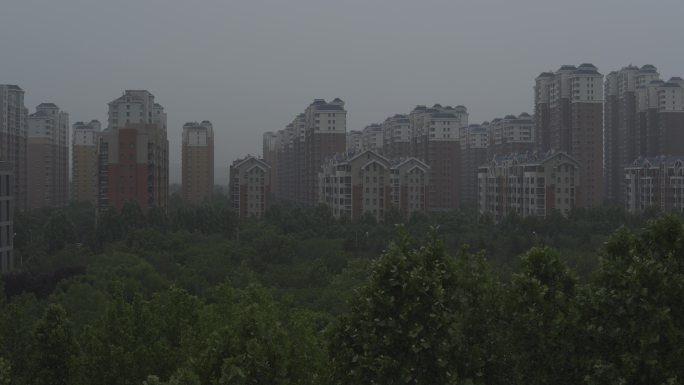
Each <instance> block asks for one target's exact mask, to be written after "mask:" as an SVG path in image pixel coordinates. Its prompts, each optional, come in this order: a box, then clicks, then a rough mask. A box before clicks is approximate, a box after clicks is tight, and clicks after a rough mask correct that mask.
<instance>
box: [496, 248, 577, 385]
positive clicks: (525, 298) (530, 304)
mask: <svg viewBox="0 0 684 385" xmlns="http://www.w3.org/2000/svg"><path fill="white" fill-rule="evenodd" d="M521 265H522V271H521V272H520V273H519V274H516V275H515V276H514V279H513V284H512V287H511V290H510V291H509V295H508V298H507V309H506V310H507V312H506V313H507V314H508V315H509V317H510V318H509V321H508V322H509V323H510V326H509V329H508V330H509V333H510V334H509V340H508V343H509V347H510V349H511V357H512V368H513V372H514V383H516V384H578V383H581V382H582V379H583V375H584V372H583V364H584V363H583V362H582V357H583V354H584V353H585V352H584V351H582V350H581V349H582V342H583V339H582V336H581V333H580V325H579V314H578V310H577V306H576V295H577V290H578V289H577V278H576V277H575V275H574V273H573V272H572V271H571V270H569V269H568V268H567V266H565V265H564V264H563V263H562V262H561V260H560V257H559V255H558V253H556V252H555V251H553V250H551V249H549V248H533V249H532V250H530V251H529V252H528V253H527V254H526V255H525V256H524V257H523V258H522V261H521Z"/></svg>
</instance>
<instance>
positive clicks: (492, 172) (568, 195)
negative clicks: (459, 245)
mask: <svg viewBox="0 0 684 385" xmlns="http://www.w3.org/2000/svg"><path fill="white" fill-rule="evenodd" d="M580 172H581V166H580V164H579V162H578V161H577V160H575V159H574V157H572V156H570V155H568V154H567V153H565V152H554V151H549V152H545V153H541V152H530V153H524V154H508V155H497V156H495V157H494V158H493V159H492V160H491V161H490V162H489V163H487V164H484V165H482V166H481V167H480V168H479V169H478V184H479V186H478V192H479V201H478V203H479V208H480V212H481V213H483V214H484V213H488V214H491V215H492V216H493V217H494V219H495V220H496V221H501V220H502V219H503V218H504V217H506V216H507V215H511V214H516V215H519V216H521V217H528V216H538V217H545V216H547V215H549V214H550V213H551V212H553V211H558V212H560V213H561V214H563V215H567V214H568V213H569V212H570V210H572V209H573V208H575V207H578V206H577V202H578V199H579V197H580V195H581V191H580V190H581V189H580V186H581V185H580V181H581V178H580Z"/></svg>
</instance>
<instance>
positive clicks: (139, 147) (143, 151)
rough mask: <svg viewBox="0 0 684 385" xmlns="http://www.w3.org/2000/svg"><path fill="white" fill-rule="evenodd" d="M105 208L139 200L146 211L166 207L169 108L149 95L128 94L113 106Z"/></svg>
mask: <svg viewBox="0 0 684 385" xmlns="http://www.w3.org/2000/svg"><path fill="white" fill-rule="evenodd" d="M99 147H100V148H99V153H98V158H99V191H98V205H99V207H100V208H101V209H105V208H109V207H112V208H117V209H121V207H122V206H123V205H124V203H126V202H127V201H137V202H138V203H139V204H140V207H142V209H143V210H147V209H149V208H151V207H153V206H156V207H160V208H162V209H166V207H167V204H168V195H169V141H168V139H167V136H166V113H165V112H164V107H162V106H161V105H159V104H157V103H155V102H154V95H152V94H151V93H150V92H149V91H145V90H142V91H139V90H127V91H125V92H124V94H123V95H122V96H121V97H119V98H117V99H115V100H113V101H111V102H110V103H109V117H108V127H107V129H106V130H104V131H103V132H102V133H101V139H100V144H99Z"/></svg>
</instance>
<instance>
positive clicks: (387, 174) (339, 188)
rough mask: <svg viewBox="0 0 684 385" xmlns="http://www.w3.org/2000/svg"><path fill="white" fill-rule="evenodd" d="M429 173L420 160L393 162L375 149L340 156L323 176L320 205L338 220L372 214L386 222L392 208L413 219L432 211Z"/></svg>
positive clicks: (324, 167)
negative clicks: (325, 207) (416, 214)
mask: <svg viewBox="0 0 684 385" xmlns="http://www.w3.org/2000/svg"><path fill="white" fill-rule="evenodd" d="M429 170H430V168H429V166H428V165H427V164H425V163H424V162H422V161H420V160H418V159H416V158H407V159H402V160H394V161H393V160H390V159H388V158H386V157H384V156H382V155H380V154H379V153H377V152H376V151H372V150H365V151H361V152H359V153H356V154H338V155H336V156H334V157H331V158H329V159H328V160H327V162H326V163H325V165H324V166H323V169H322V171H321V173H320V174H319V179H320V181H319V186H320V192H319V196H320V203H324V204H326V205H327V206H329V207H330V208H331V210H332V214H333V216H335V217H336V218H339V217H343V216H347V217H349V218H351V219H352V220H359V219H361V218H362V217H363V216H365V215H370V216H372V217H373V218H375V220H376V221H384V219H385V215H386V214H387V213H388V212H389V211H390V210H392V209H395V210H398V211H399V212H400V213H401V214H402V215H403V216H404V218H409V217H410V216H411V215H412V214H413V213H414V212H416V211H426V210H427V208H428V203H429V191H428V185H429Z"/></svg>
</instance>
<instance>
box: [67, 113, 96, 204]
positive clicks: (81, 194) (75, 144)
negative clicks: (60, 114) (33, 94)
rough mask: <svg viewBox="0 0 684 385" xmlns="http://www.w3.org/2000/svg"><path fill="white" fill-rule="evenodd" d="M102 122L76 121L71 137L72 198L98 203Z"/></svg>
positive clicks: (78, 200)
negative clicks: (99, 145) (99, 146)
mask: <svg viewBox="0 0 684 385" xmlns="http://www.w3.org/2000/svg"><path fill="white" fill-rule="evenodd" d="M100 130H101V124H100V122H99V121H98V120H91V121H90V122H89V123H84V122H76V123H74V124H73V126H72V138H71V199H72V200H74V201H76V202H90V203H92V204H93V205H97V188H98V186H97V177H98V176H97V172H98V157H97V148H98V143H99V135H100Z"/></svg>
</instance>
